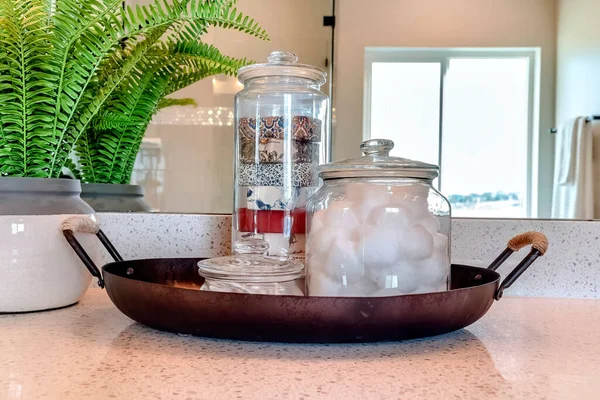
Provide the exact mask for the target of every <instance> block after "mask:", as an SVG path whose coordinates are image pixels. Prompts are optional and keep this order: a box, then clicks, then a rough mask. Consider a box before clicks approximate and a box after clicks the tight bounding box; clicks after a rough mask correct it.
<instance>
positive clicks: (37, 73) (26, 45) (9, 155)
mask: <svg viewBox="0 0 600 400" xmlns="http://www.w3.org/2000/svg"><path fill="white" fill-rule="evenodd" d="M0 13H1V15H3V21H2V27H1V29H0V46H2V48H3V53H4V54H3V59H2V68H1V71H2V72H1V75H0V77H1V82H2V85H1V86H0V105H1V107H0V119H1V121H2V133H3V143H4V145H3V147H2V150H1V151H0V160H2V164H3V168H2V172H3V174H8V175H12V176H32V177H44V176H45V175H46V173H45V169H47V158H46V157H47V152H46V151H44V149H45V148H46V147H48V144H49V145H50V146H52V144H53V141H52V140H51V139H49V138H47V135H48V133H49V132H48V119H50V118H51V115H52V114H51V112H49V107H48V104H49V103H51V101H52V96H51V94H52V93H51V92H52V91H51V88H52V80H53V77H52V75H51V74H48V73H47V70H46V63H47V61H48V53H49V50H50V43H49V34H48V33H47V32H48V30H49V26H48V9H47V3H46V2H45V1H43V0H28V1H10V0H0Z"/></svg>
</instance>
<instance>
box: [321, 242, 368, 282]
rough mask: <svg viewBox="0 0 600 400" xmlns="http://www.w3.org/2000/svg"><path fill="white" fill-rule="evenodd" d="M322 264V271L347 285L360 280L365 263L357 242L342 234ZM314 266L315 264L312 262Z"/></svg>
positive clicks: (332, 245)
mask: <svg viewBox="0 0 600 400" xmlns="http://www.w3.org/2000/svg"><path fill="white" fill-rule="evenodd" d="M316 264H317V265H322V272H323V273H325V274H327V275H328V276H330V277H331V278H333V279H335V280H336V281H338V282H342V283H343V284H345V285H349V284H352V283H354V282H358V281H360V280H361V279H362V275H363V263H362V260H361V259H360V258H359V255H358V249H357V247H356V243H354V242H353V241H352V240H350V238H348V237H347V236H345V235H343V234H340V235H338V238H337V239H336V240H334V241H333V243H332V244H331V247H330V249H329V252H328V255H327V258H326V260H325V262H324V263H323V264H319V263H316ZM311 268H313V264H311Z"/></svg>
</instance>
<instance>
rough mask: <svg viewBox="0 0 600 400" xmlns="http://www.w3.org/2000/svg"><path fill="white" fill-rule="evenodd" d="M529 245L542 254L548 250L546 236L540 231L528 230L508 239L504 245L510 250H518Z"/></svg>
mask: <svg viewBox="0 0 600 400" xmlns="http://www.w3.org/2000/svg"><path fill="white" fill-rule="evenodd" d="M529 245H531V247H533V248H534V249H536V250H537V251H539V252H540V255H542V256H543V255H544V254H545V253H546V251H548V238H547V237H546V235H544V234H543V233H541V232H535V231H529V232H525V233H521V234H520V235H517V236H515V237H514V238H512V239H510V240H509V241H508V245H507V246H506V247H508V248H509V249H511V250H512V251H519V250H521V249H522V248H523V247H525V246H529Z"/></svg>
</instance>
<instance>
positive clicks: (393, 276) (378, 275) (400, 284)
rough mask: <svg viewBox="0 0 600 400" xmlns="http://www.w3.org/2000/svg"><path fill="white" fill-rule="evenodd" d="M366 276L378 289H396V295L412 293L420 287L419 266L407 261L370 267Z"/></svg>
mask: <svg viewBox="0 0 600 400" xmlns="http://www.w3.org/2000/svg"><path fill="white" fill-rule="evenodd" d="M366 276H367V277H368V278H369V279H370V280H372V281H373V282H374V283H375V284H376V285H377V287H378V289H394V292H395V293H396V295H400V294H409V293H412V292H414V291H415V290H417V288H418V287H419V277H418V275H417V268H416V267H415V265H413V264H411V263H407V262H399V263H397V264H395V265H394V266H392V267H389V268H384V269H368V270H367V271H366Z"/></svg>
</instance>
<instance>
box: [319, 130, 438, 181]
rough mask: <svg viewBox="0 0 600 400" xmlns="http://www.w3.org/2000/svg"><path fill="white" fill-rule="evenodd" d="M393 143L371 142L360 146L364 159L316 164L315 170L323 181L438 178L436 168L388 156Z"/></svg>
mask: <svg viewBox="0 0 600 400" xmlns="http://www.w3.org/2000/svg"><path fill="white" fill-rule="evenodd" d="M393 148H394V142H393V141H391V140H388V139H372V140H367V141H364V142H362V143H361V145H360V150H361V151H362V152H363V153H364V156H362V157H357V158H348V159H345V160H341V161H336V162H332V163H329V164H323V165H319V166H318V167H317V171H318V172H319V176H320V177H321V178H322V179H339V178H386V177H399V178H417V179H428V180H433V179H435V178H437V176H438V171H439V167H438V166H437V165H433V164H426V163H424V162H421V161H415V160H410V159H408V158H401V157H393V156H390V151H391V150H392V149H393Z"/></svg>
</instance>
